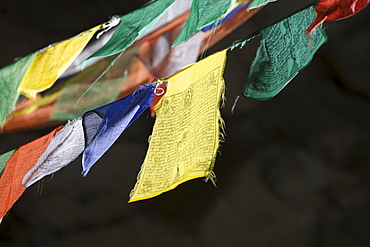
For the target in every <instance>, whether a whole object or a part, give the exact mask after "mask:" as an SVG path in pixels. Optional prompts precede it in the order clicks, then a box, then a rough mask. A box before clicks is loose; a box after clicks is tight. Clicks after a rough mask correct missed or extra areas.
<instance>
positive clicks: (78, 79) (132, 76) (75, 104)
mask: <svg viewBox="0 0 370 247" xmlns="http://www.w3.org/2000/svg"><path fill="white" fill-rule="evenodd" d="M244 2H245V1H244ZM238 4H239V5H238ZM241 4H243V1H237V4H235V5H234V6H233V7H232V8H231V9H230V10H231V11H229V12H228V13H227V14H226V15H225V16H223V18H222V20H221V21H220V22H217V24H220V25H218V26H217V32H214V29H211V30H208V31H206V32H204V31H199V32H197V33H196V34H195V35H193V36H192V37H191V38H190V39H189V40H188V41H187V42H184V43H181V44H179V45H177V46H175V47H173V48H172V49H171V48H170V47H169V49H168V50H167V54H166V55H159V52H166V49H163V50H162V51H160V49H159V50H158V49H156V51H155V54H156V55H158V56H156V57H155V58H153V57H151V56H152V55H153V52H154V48H153V47H154V46H157V43H158V46H159V44H160V43H165V42H163V40H165V39H167V38H168V42H169V41H171V44H172V43H173V41H174V40H175V38H176V37H177V35H178V33H179V30H181V28H182V25H183V24H184V23H185V22H186V19H187V16H188V13H189V11H188V9H189V8H190V6H191V1H190V0H176V1H175V2H174V3H173V4H172V5H171V6H170V7H169V8H168V9H167V10H166V12H165V13H164V14H163V16H162V17H161V18H160V19H159V20H158V22H156V24H155V25H153V26H152V27H151V28H150V29H148V30H147V31H146V32H145V33H143V34H142V35H141V36H139V37H138V39H137V40H136V41H135V43H134V44H133V45H131V47H130V48H128V49H127V50H125V52H124V53H123V54H122V56H120V55H121V53H118V54H116V55H114V56H120V58H119V59H118V60H117V61H116V62H115V63H113V64H111V62H112V61H113V62H114V61H115V60H114V59H115V58H116V57H114V58H113V59H112V57H111V56H109V57H97V58H94V60H93V61H91V62H90V63H89V65H91V66H96V67H94V68H95V69H96V72H95V70H94V69H93V68H91V70H88V73H86V72H87V69H90V66H88V67H85V69H84V70H82V71H79V69H78V68H81V66H80V65H81V61H82V60H83V59H84V58H86V55H88V54H89V53H90V54H91V51H93V49H92V48H94V47H95V48H96V47H102V44H103V43H104V42H102V43H100V42H98V41H100V40H102V39H106V38H107V37H110V36H111V35H112V34H113V33H114V31H115V28H117V26H116V27H113V28H112V29H110V30H109V31H107V32H104V34H103V35H101V36H100V38H99V40H96V39H95V38H93V39H92V40H90V42H89V43H88V45H87V46H86V47H85V49H84V50H83V52H82V53H80V55H79V56H78V57H77V58H76V59H75V61H74V62H73V64H72V65H71V66H70V67H69V69H68V70H67V71H66V72H65V73H63V75H62V76H61V77H60V78H59V79H58V81H57V82H56V83H54V85H53V87H52V88H50V89H48V90H47V91H44V92H42V94H38V95H37V99H36V101H33V100H29V99H26V100H22V101H19V102H18V104H17V106H16V109H15V110H14V111H13V112H12V113H11V114H10V115H8V117H7V119H6V123H4V126H3V129H2V131H3V133H5V132H14V131H19V130H26V129H32V128H35V127H37V128H42V127H44V126H50V124H53V123H52V122H51V121H60V120H64V121H65V120H71V119H74V118H77V117H79V116H81V115H82V114H83V113H84V112H86V111H89V110H92V109H94V108H97V107H99V106H101V105H105V104H108V103H110V102H112V101H113V100H115V99H118V98H122V97H125V96H127V95H128V94H130V93H132V92H133V91H134V90H135V88H137V87H138V86H139V85H142V84H145V83H148V82H151V81H152V80H153V78H163V77H168V76H170V75H172V74H173V73H174V72H176V71H177V70H179V69H180V68H181V67H182V66H184V65H186V64H190V63H192V62H195V61H196V60H195V59H196V58H195V57H196V55H195V52H196V50H197V49H198V46H200V49H199V50H198V52H199V53H201V52H202V51H204V50H205V49H207V48H209V47H211V46H212V45H213V44H215V43H217V42H218V41H219V40H221V39H222V38H223V37H224V36H225V35H227V34H228V33H230V32H232V31H233V30H234V29H235V28H237V27H238V26H240V25H241V24H242V23H244V22H245V21H246V20H248V19H249V18H250V17H251V16H253V15H254V14H255V13H256V12H257V11H258V9H254V10H251V11H245V9H243V8H242V9H240V10H239V8H238V6H240V5H241ZM244 4H248V3H246V2H245V3H244ZM179 6H180V7H179ZM235 6H236V7H235ZM177 7H179V8H177ZM182 7H184V8H185V10H184V9H181V8H182ZM234 7H235V8H234ZM244 7H245V6H244ZM235 10H239V11H237V13H235V14H233V15H231V14H232V13H231V12H233V11H235ZM166 13H167V14H166ZM230 16H232V18H231V19H228V17H230ZM172 17H173V18H175V19H171V18H172ZM224 19H227V20H226V21H223V20H224ZM163 23H165V24H163ZM211 25H213V24H211ZM104 27H105V26H104ZM103 31H105V29H104V30H103ZM103 31H100V32H98V33H96V37H97V36H98V35H99V34H100V33H101V32H103ZM149 32H150V33H149ZM162 36H165V37H166V38H163V37H162ZM200 36H203V41H199V42H200V43H199V44H196V40H197V39H199V38H200ZM157 40H158V42H157ZM166 42H167V41H166ZM94 44H96V46H95V45H94ZM137 45H140V47H139V48H137V50H138V53H137V55H136V59H134V60H135V61H134V62H133V64H132V66H131V67H124V68H123V67H120V66H121V65H120V60H121V59H125V53H127V52H129V50H130V49H131V48H134V47H135V46H137ZM180 45H181V47H178V46H180ZM177 47H178V48H177ZM90 48H91V50H90V51H86V53H85V50H86V49H88V50H89V49H90ZM95 48H94V49H95ZM198 55H199V54H198ZM159 58H163V59H162V61H161V59H159ZM190 58H194V60H190ZM188 59H189V60H188ZM77 60H79V62H78V61H77ZM152 62H154V63H155V65H154V64H153V63H152ZM172 64H173V65H172ZM76 72H78V73H76ZM118 74H120V75H121V76H120V78H121V79H119V76H117V75H118ZM80 83H82V84H84V85H77V84H80ZM104 83H107V84H109V86H108V85H104ZM72 84H76V86H72ZM122 84H123V86H122V88H120V89H118V88H117V90H111V89H113V88H114V87H116V86H117V87H118V86H119V85H122ZM64 86H65V87H68V90H67V89H63V87H64ZM97 88H100V89H101V90H109V93H108V91H106V92H107V93H106V94H101V93H99V92H100V91H99V90H95V89H97ZM77 89H78V90H77ZM74 90H76V91H74ZM93 92H95V93H93ZM110 93H112V94H111V95H110ZM117 93H119V95H118V96H117V98H114V95H117ZM0 94H1V91H0ZM61 94H63V97H62V96H61ZM60 97H62V98H63V100H59V98H60ZM56 124H59V122H56Z"/></svg>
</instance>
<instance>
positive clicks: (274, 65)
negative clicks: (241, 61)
mask: <svg viewBox="0 0 370 247" xmlns="http://www.w3.org/2000/svg"><path fill="white" fill-rule="evenodd" d="M314 18H315V12H314V8H313V7H312V6H311V7H309V8H306V9H304V10H302V11H300V12H298V13H296V14H294V15H292V16H290V17H288V18H286V19H284V20H282V21H280V22H278V23H275V24H273V25H271V26H268V27H266V28H264V29H262V30H261V31H260V34H261V35H262V40H261V41H260V45H259V47H258V50H257V54H256V57H255V59H254V61H253V63H252V65H251V68H250V72H249V75H248V78H247V81H246V84H245V87H244V96H245V97H247V98H252V99H256V100H268V99H270V98H272V97H274V96H275V95H276V94H278V93H279V92H280V91H281V90H282V89H283V88H284V87H285V86H286V85H287V84H288V83H289V82H290V81H291V80H292V79H293V78H294V77H295V76H296V75H297V74H298V72H299V71H300V70H302V69H303V68H304V67H306V66H307V65H308V64H309V63H310V62H311V60H312V58H313V56H314V54H315V53H316V51H317V50H318V49H319V48H320V47H321V45H323V44H324V43H325V42H326V41H327V36H326V34H325V31H324V29H323V28H322V27H319V28H318V29H317V30H316V31H315V32H313V33H312V36H310V37H309V36H307V35H306V34H305V33H304V31H305V30H306V28H307V27H308V26H309V25H310V23H312V21H313V19H314Z"/></svg>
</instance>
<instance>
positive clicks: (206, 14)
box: [172, 0, 233, 46]
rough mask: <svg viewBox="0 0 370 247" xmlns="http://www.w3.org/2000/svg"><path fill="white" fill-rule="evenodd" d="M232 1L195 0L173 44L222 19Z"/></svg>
mask: <svg viewBox="0 0 370 247" xmlns="http://www.w3.org/2000/svg"><path fill="white" fill-rule="evenodd" d="M232 3H233V1H232V0H193V3H192V5H191V10H190V15H189V18H188V20H187V21H186V23H185V26H184V28H183V29H182V30H181V32H180V34H179V36H177V38H176V40H175V42H174V43H173V45H172V46H175V45H177V44H179V43H181V42H184V41H186V40H188V39H189V38H190V37H191V36H192V35H193V34H194V33H196V32H197V31H199V30H201V29H202V28H204V27H205V26H207V25H209V24H211V23H214V22H217V21H220V20H221V17H222V16H223V15H224V14H225V13H226V12H227V11H228V9H229V8H230V7H231V5H232Z"/></svg>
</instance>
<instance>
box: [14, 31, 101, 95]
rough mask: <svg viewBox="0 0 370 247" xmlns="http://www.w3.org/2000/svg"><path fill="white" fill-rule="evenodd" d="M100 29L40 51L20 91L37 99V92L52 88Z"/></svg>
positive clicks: (24, 78) (25, 76)
mask: <svg viewBox="0 0 370 247" xmlns="http://www.w3.org/2000/svg"><path fill="white" fill-rule="evenodd" d="M98 29H99V28H98V27H95V28H92V29H90V30H88V31H85V32H83V33H80V34H79V35H77V36H74V37H72V38H70V39H68V40H65V41H63V42H60V43H58V44H55V45H52V46H51V47H49V48H47V49H45V50H43V51H40V52H38V53H37V55H36V56H35V58H34V59H33V61H32V63H31V64H30V66H29V68H28V70H27V71H26V73H25V75H24V77H23V80H22V81H21V83H20V85H19V88H18V93H20V94H23V95H25V96H26V97H28V98H30V99H36V95H37V93H39V92H42V91H44V90H46V89H48V88H50V87H51V86H52V85H53V84H54V82H55V81H56V80H57V79H58V78H59V77H60V76H61V75H62V74H63V73H64V72H65V71H66V70H67V69H68V67H69V66H70V65H71V64H72V63H73V61H74V60H75V59H76V58H77V56H78V55H79V54H80V53H81V51H82V50H83V49H84V47H85V46H86V44H87V43H88V42H89V40H90V39H91V37H92V36H93V35H94V34H95V32H96V31H97V30H98Z"/></svg>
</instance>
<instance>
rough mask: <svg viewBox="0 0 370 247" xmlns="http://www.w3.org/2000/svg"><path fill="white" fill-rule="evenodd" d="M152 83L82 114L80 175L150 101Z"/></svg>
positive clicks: (87, 170) (84, 172)
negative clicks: (82, 143)
mask: <svg viewBox="0 0 370 247" xmlns="http://www.w3.org/2000/svg"><path fill="white" fill-rule="evenodd" d="M155 86H156V84H154V83H152V84H145V85H143V86H140V87H139V88H138V89H137V90H136V91H135V92H134V93H132V94H130V95H129V96H127V97H125V98H123V99H120V100H117V101H114V102H112V103H110V104H108V105H105V106H102V107H100V108H97V109H95V110H92V111H89V112H86V113H85V114H84V115H83V117H82V119H83V120H82V124H83V128H84V133H85V143H86V147H85V150H84V152H83V157H82V167H83V171H82V174H83V176H86V175H87V173H88V172H89V170H90V168H91V167H92V166H93V165H94V164H95V162H96V161H97V160H98V159H99V158H100V157H101V156H102V155H103V154H104V153H105V152H106V151H107V150H108V149H109V148H110V147H111V146H112V145H113V143H114V142H115V141H116V140H117V139H118V137H119V136H120V135H121V134H122V132H123V131H125V130H126V129H127V128H128V127H129V126H130V125H131V124H132V123H133V122H134V121H135V120H136V119H137V118H138V117H139V116H140V115H141V114H142V113H143V112H144V111H145V109H147V108H148V107H149V105H150V104H151V103H152V101H153V96H154V95H153V91H154V88H155Z"/></svg>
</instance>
